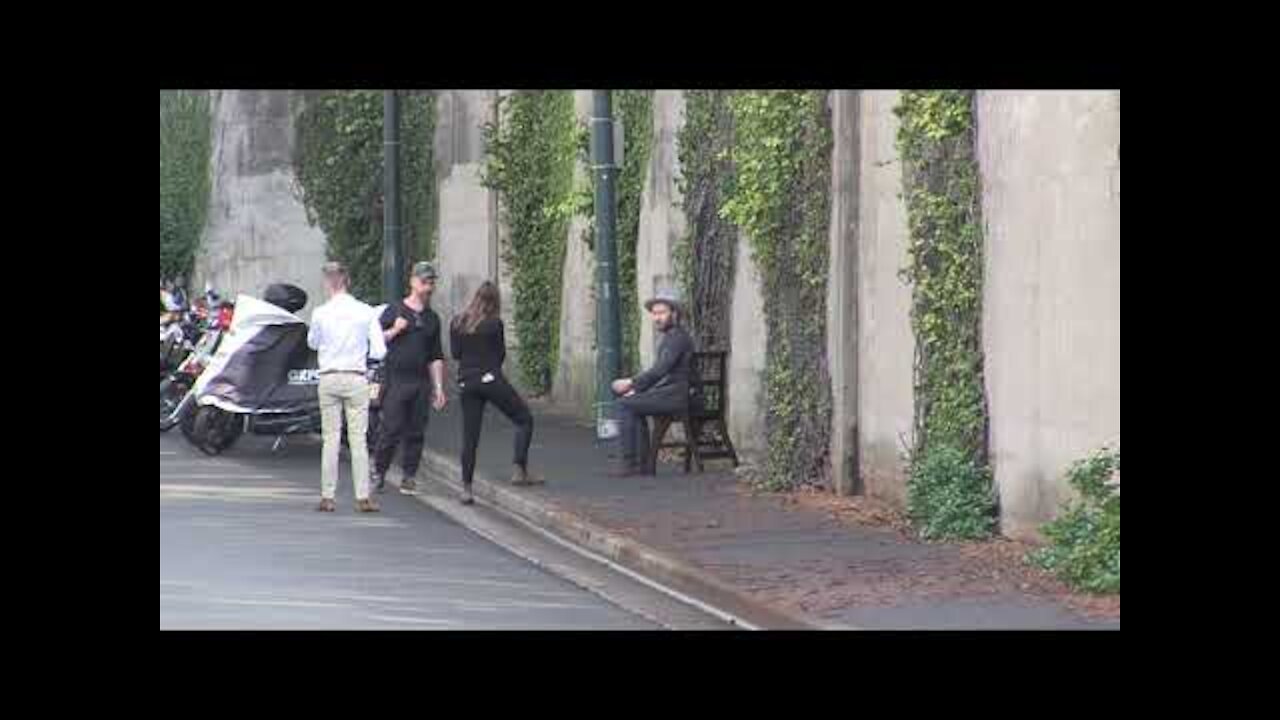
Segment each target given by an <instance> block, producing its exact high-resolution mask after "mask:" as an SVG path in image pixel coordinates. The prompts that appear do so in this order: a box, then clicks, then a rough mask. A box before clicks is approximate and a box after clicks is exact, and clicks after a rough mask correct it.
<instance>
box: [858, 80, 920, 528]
mask: <svg viewBox="0 0 1280 720" xmlns="http://www.w3.org/2000/svg"><path fill="white" fill-rule="evenodd" d="M897 102H898V92H897V91H864V92H861V93H859V98H858V105H857V106H858V111H859V120H858V126H859V127H858V137H859V138H860V152H859V155H860V156H859V157H858V158H857V168H858V170H857V173H858V174H857V184H858V197H859V200H858V208H859V210H858V220H857V237H858V253H857V275H856V277H857V280H856V284H857V292H856V301H855V303H856V305H857V313H856V316H857V325H858V335H857V390H856V408H857V410H856V413H857V427H858V440H857V442H858V465H859V473H860V482H861V484H862V487H863V489H864V491H865V492H866V493H867V494H868V495H871V496H873V497H877V498H880V499H884V500H889V501H891V502H896V503H903V502H905V499H906V467H905V464H904V462H903V459H902V450H903V443H904V442H905V443H907V445H908V446H909V445H910V443H911V442H912V439H911V438H912V426H913V422H912V416H913V412H914V402H915V401H914V391H913V389H912V384H913V382H912V364H913V360H914V354H915V339H914V336H913V334H912V332H911V289H910V287H909V286H907V285H906V284H905V283H904V282H903V281H902V280H900V279H899V278H898V270H899V269H901V268H902V267H903V266H904V265H906V262H907V245H908V238H907V216H906V208H905V207H904V205H903V202H902V198H901V197H899V193H901V191H902V166H901V164H900V163H899V161H898V157H897V151H896V150H895V149H894V138H895V135H896V134H897V131H898V119H897V117H895V116H894V114H893V107H894V105H896V104H897Z"/></svg>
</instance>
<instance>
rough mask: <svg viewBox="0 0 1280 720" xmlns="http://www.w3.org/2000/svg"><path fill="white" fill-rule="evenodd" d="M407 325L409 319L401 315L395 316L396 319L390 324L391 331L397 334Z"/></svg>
mask: <svg viewBox="0 0 1280 720" xmlns="http://www.w3.org/2000/svg"><path fill="white" fill-rule="evenodd" d="M407 327H409V321H408V320H405V319H404V318H402V317H398V318H396V321H395V322H394V323H392V324H391V332H393V333H395V334H397V335H399V334H400V333H402V332H404V329H405V328H407Z"/></svg>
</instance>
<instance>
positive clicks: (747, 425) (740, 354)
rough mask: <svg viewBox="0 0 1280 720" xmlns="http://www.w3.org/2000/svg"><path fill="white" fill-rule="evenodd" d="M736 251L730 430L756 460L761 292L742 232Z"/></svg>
mask: <svg viewBox="0 0 1280 720" xmlns="http://www.w3.org/2000/svg"><path fill="white" fill-rule="evenodd" d="M736 253H737V255H736V257H735V258H734V276H733V308H732V312H731V313H730V322H729V343H730V345H731V346H732V347H733V352H731V353H730V354H729V406H728V416H729V434H730V437H731V438H732V439H733V445H734V449H735V450H737V451H738V454H739V455H748V456H752V459H753V460H758V458H759V455H760V454H761V453H763V451H764V449H765V436H764V400H765V399H764V383H763V380H764V367H765V345H766V342H765V341H766V337H767V333H766V330H765V326H764V295H763V293H762V291H761V284H760V271H759V269H758V268H757V267H756V263H755V259H754V258H753V257H752V256H751V248H750V243H749V242H748V239H747V235H746V233H745V232H739V233H738V246H737V249H736Z"/></svg>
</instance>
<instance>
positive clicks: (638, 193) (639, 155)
mask: <svg viewBox="0 0 1280 720" xmlns="http://www.w3.org/2000/svg"><path fill="white" fill-rule="evenodd" d="M613 97H614V104H615V107H616V108H617V109H616V110H615V111H614V114H615V116H617V117H618V118H619V119H621V120H622V132H623V148H624V152H623V156H622V168H621V171H620V172H619V173H618V214H617V218H618V235H617V237H618V294H619V296H620V297H621V302H622V375H623V376H624V377H630V376H631V375H633V374H635V373H637V372H639V371H640V370H641V369H642V368H641V367H640V313H641V307H640V302H641V298H640V297H639V293H638V289H637V283H636V268H637V264H636V248H637V247H638V246H639V243H640V209H641V206H642V203H643V202H644V183H645V177H646V174H647V172H648V169H649V154H650V151H651V150H652V148H653V91H652V90H619V91H615V92H614V95H613Z"/></svg>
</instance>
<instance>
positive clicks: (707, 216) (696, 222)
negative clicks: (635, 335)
mask: <svg viewBox="0 0 1280 720" xmlns="http://www.w3.org/2000/svg"><path fill="white" fill-rule="evenodd" d="M729 96H730V93H728V92H725V91H720V90H686V91H685V93H684V97H685V121H684V124H683V125H682V126H681V127H680V131H679V133H678V135H677V137H676V145H677V156H678V158H679V160H680V173H679V176H678V177H677V178H676V183H677V187H678V188H679V190H680V194H681V210H682V211H683V213H684V216H685V218H687V221H688V229H687V231H686V232H685V235H684V237H683V238H680V240H679V241H677V242H676V243H675V245H674V246H673V247H672V248H671V254H672V266H673V269H674V273H675V276H676V280H677V282H678V283H679V284H680V290H681V293H682V294H683V296H684V298H685V303H686V305H687V307H688V315H689V317H688V318H686V320H687V321H688V322H687V325H688V328H689V332H690V334H691V335H692V336H693V338H694V342H695V343H696V344H697V346H698V347H699V348H702V349H704V350H723V351H729V350H730V342H729V310H730V303H731V302H732V299H733V272H734V270H733V268H734V262H733V258H734V252H735V248H736V247H737V242H738V229H737V227H736V226H735V225H734V224H733V223H732V222H729V221H728V220H726V219H724V218H722V217H721V216H720V205H721V202H722V199H723V198H726V197H728V196H729V194H730V193H731V192H732V189H733V185H732V183H733V159H732V157H731V155H730V148H731V147H732V144H733V113H732V112H731V110H730V107H729Z"/></svg>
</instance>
